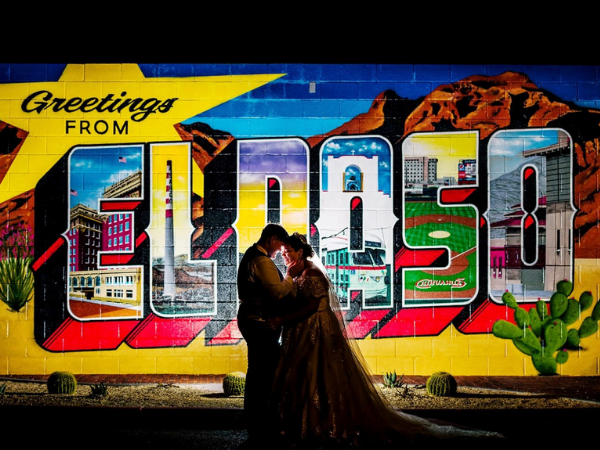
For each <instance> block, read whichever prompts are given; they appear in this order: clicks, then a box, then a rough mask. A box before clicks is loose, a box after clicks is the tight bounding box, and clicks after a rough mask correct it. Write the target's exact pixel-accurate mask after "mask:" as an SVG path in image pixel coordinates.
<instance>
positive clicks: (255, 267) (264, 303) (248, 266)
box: [237, 223, 302, 441]
mask: <svg viewBox="0 0 600 450" xmlns="http://www.w3.org/2000/svg"><path fill="white" fill-rule="evenodd" d="M288 237H289V235H288V232H287V231H286V230H285V228H283V227H282V226H281V225H279V224H274V223H270V224H268V225H267V226H266V227H265V228H264V229H263V231H262V233H261V236H260V239H259V240H258V241H257V242H256V243H255V244H254V245H252V246H251V247H250V248H249V249H248V250H246V253H245V254H244V256H243V257H242V261H241V262H240V266H239V267H238V273H237V288H238V297H239V299H240V307H239V310H238V314H237V321H238V327H239V329H240V332H241V333H242V336H243V338H244V339H245V341H246V344H247V345H248V370H247V373H246V388H245V392H244V415H245V417H246V426H247V428H248V437H249V440H251V441H260V440H263V439H264V438H266V436H265V433H266V428H267V427H268V425H269V423H268V421H269V419H268V414H267V406H268V401H269V394H270V391H271V386H272V384H273V380H274V377H275V370H276V369H277V363H278V360H279V351H280V343H279V339H280V337H281V327H279V328H277V329H272V328H270V327H269V325H268V324H267V322H265V319H268V318H269V317H272V316H273V315H275V314H276V310H277V306H278V305H277V303H278V300H281V299H282V298H283V297H285V296H286V295H287V294H289V293H290V292H291V291H292V288H293V286H294V282H293V279H294V277H295V276H296V275H299V274H300V272H301V271H302V265H301V264H296V265H291V266H289V267H288V268H287V274H286V275H285V276H283V275H282V274H281V272H280V271H279V269H278V268H277V266H276V265H275V263H274V262H273V258H275V256H276V255H277V253H278V252H279V251H280V250H281V246H282V245H283V243H284V242H285V241H286V240H287V238H288Z"/></svg>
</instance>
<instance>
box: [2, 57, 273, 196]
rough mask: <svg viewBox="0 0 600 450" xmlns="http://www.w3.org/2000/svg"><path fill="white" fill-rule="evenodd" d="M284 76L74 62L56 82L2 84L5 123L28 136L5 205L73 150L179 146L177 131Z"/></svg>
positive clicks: (6, 184) (5, 190) (6, 182)
mask: <svg viewBox="0 0 600 450" xmlns="http://www.w3.org/2000/svg"><path fill="white" fill-rule="evenodd" d="M282 76H284V74H256V75H225V76H205V77H184V78H146V77H145V76H144V74H143V73H142V71H141V70H140V68H139V66H138V65H137V64H69V65H67V66H66V68H65V71H64V72H63V74H62V76H61V77H60V79H59V80H58V81H56V82H39V83H7V84H0V120H2V121H4V122H6V123H9V124H11V125H13V126H15V127H18V128H20V129H22V130H24V131H27V132H28V137H27V139H26V140H25V142H24V143H23V146H22V147H21V149H20V151H19V153H18V155H17V156H16V158H15V160H14V161H13V163H12V165H11V166H10V168H9V170H8V172H7V174H6V176H5V177H4V179H3V181H2V183H1V184H0V203H2V202H4V201H6V200H9V199H11V198H13V197H15V196H16V195H19V194H21V193H23V192H25V191H28V190H30V189H33V188H35V186H36V184H37V182H38V181H39V179H40V178H41V177H42V176H43V175H44V174H45V173H46V172H47V171H48V170H49V169H50V168H51V167H52V166H53V165H54V164H55V163H56V162H57V161H58V160H59V159H60V158H61V157H62V156H63V155H64V154H65V153H66V152H67V151H68V150H69V149H70V148H72V147H73V146H76V145H89V144H126V143H139V142H150V141H151V142H161V141H173V140H179V139H180V137H179V135H178V133H177V131H176V130H175V128H174V125H175V124H177V123H180V122H181V121H183V120H186V119H188V118H190V117H192V116H195V115H197V114H200V113H202V112H204V111H207V110H209V109H211V108H214V107H215V106H217V105H219V104H221V103H224V102H227V101H228V100H231V99H233V98H235V97H237V96H240V95H242V94H245V93H247V92H249V91H251V90H253V89H256V88H258V87H261V86H263V85H265V84H267V83H270V82H271V81H273V80H276V79H277V78H280V77H282Z"/></svg>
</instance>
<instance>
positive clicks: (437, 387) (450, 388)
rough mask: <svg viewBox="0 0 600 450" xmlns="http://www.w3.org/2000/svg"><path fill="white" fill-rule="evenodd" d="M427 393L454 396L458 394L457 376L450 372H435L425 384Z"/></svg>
mask: <svg viewBox="0 0 600 450" xmlns="http://www.w3.org/2000/svg"><path fill="white" fill-rule="evenodd" d="M425 387H426V388H427V393H428V394H429V395H434V396H436V397H452V396H454V395H456V388H457V387H458V385H457V383H456V378H454V377H453V376H452V375H451V374H449V373H448V372H435V373H434V374H433V375H431V376H430V377H429V378H428V379H427V383H426V384H425Z"/></svg>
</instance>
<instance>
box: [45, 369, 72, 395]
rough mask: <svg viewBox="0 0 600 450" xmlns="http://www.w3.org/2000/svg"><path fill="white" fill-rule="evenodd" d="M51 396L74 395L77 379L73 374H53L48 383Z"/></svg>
mask: <svg viewBox="0 0 600 450" xmlns="http://www.w3.org/2000/svg"><path fill="white" fill-rule="evenodd" d="M46 385H47V386H48V393H50V394H74V393H75V390H76V389H77V379H76V378H75V375H73V374H72V373H71V372H53V373H51V374H50V376H49V377H48V381H47V382H46Z"/></svg>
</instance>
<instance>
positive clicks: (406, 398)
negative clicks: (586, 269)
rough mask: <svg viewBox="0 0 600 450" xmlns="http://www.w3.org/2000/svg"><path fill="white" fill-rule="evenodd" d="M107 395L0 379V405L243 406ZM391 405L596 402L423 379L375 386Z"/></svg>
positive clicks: (116, 391) (166, 387)
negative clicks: (446, 392) (451, 388)
mask: <svg viewBox="0 0 600 450" xmlns="http://www.w3.org/2000/svg"><path fill="white" fill-rule="evenodd" d="M3 385H4V382H2V381H0V388H2V386H3ZM107 387H108V395H107V396H104V397H94V396H92V395H91V394H92V389H91V385H87V384H79V385H78V386H77V391H76V392H75V394H73V395H61V394H49V393H48V390H47V387H46V384H45V383H44V382H33V381H6V386H5V390H4V394H0V406H1V405H48V406H57V405H62V406H108V407H136V408H152V407H161V408H164V407H172V408H188V407H189V408H198V407H199V408H239V409H241V408H243V398H242V397H241V396H236V397H227V396H225V395H224V394H223V391H222V389H221V388H220V386H218V385H190V384H185V385H176V384H153V385H148V384H136V385H108V386H107ZM381 392H382V394H383V395H384V397H385V398H386V399H387V400H388V401H389V402H390V403H391V404H392V406H393V407H394V408H397V409H403V410H411V409H526V408H543V409H552V408H590V407H600V403H594V402H586V401H581V400H573V399H568V398H562V397H552V396H548V395H536V394H530V393H522V392H513V391H500V390H492V389H480V388H471V387H461V386H459V387H458V391H457V394H456V395H455V396H454V397H434V396H431V395H428V394H427V392H426V390H425V386H423V385H408V386H403V387H401V388H385V387H383V386H382V387H381Z"/></svg>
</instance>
